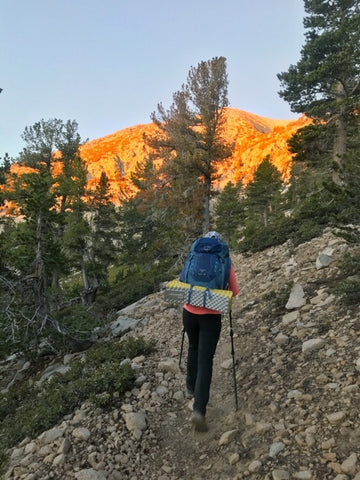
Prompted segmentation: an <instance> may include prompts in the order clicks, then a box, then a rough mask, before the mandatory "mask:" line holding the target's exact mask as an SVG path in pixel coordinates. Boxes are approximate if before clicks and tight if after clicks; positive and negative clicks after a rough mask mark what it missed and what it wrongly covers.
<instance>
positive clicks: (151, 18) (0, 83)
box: [0, 0, 305, 159]
mask: <svg viewBox="0 0 360 480" xmlns="http://www.w3.org/2000/svg"><path fill="white" fill-rule="evenodd" d="M0 7H1V9H0V62H1V63H0V65H1V68H0V88H2V89H3V91H2V92H1V93H0V159H1V158H3V157H4V155H5V153H8V154H9V155H10V156H11V157H13V158H15V157H16V156H17V155H18V154H19V153H20V152H21V151H22V149H23V148H24V146H25V143H24V141H23V140H22V138H21V135H22V133H23V132H24V129H25V127H27V126H31V125H33V124H34V123H36V122H38V121H40V120H41V119H44V120H49V119H53V118H58V119H61V120H63V121H64V122H66V121H67V120H76V122H77V123H78V125H79V128H78V131H79V133H80V135H81V138H82V139H83V140H84V141H85V140H87V139H88V140H93V139H95V138H99V137H103V136H105V135H109V134H111V133H114V132H116V131H117V130H122V129H124V128H127V127H131V126H134V125H138V124H146V123H150V122H151V118H150V116H151V113H152V112H154V111H156V109H157V105H158V104H159V103H162V104H163V106H164V107H165V108H166V109H167V108H169V107H170V106H171V103H172V101H173V94H174V93H175V92H176V91H178V90H180V89H181V86H182V85H183V84H184V83H186V79H187V75H188V72H189V70H190V68H191V67H196V66H197V65H198V64H199V63H200V62H202V61H207V60H210V59H212V58H214V57H220V56H223V57H225V58H226V59H227V61H226V64H227V74H228V82H229V85H228V100H229V106H230V107H232V108H238V109H240V110H245V111H247V112H251V113H254V114H256V115H260V116H263V117H268V118H273V119H291V118H298V117H299V115H298V114H294V113H292V112H291V110H290V107H289V105H288V104H287V103H286V102H285V101H284V100H283V99H281V98H280V97H279V95H278V91H279V90H280V82H279V80H278V78H277V74H278V73H281V72H284V71H287V70H288V68H289V66H290V65H291V64H296V63H297V62H298V60H299V59H300V51H301V48H302V47H303V45H304V43H305V41H304V38H305V37H304V28H303V18H304V7H303V0H256V1H254V0H221V1H220V0H16V1H14V0H0Z"/></svg>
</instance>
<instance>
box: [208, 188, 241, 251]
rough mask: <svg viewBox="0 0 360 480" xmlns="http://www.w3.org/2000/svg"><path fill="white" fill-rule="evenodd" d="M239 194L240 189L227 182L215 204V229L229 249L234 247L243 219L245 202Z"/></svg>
mask: <svg viewBox="0 0 360 480" xmlns="http://www.w3.org/2000/svg"><path fill="white" fill-rule="evenodd" d="M240 194H241V187H240V186H239V185H234V184H233V183H232V182H228V183H227V184H226V185H225V187H224V190H223V191H222V192H221V193H220V194H219V196H218V197H217V199H216V204H215V229H216V230H217V231H219V232H221V234H222V236H223V238H224V240H225V241H226V242H228V243H229V245H230V246H231V247H235V246H236V243H237V238H238V233H239V230H240V228H241V226H242V224H243V222H244V219H245V212H244V208H245V201H244V199H243V198H241V196H240Z"/></svg>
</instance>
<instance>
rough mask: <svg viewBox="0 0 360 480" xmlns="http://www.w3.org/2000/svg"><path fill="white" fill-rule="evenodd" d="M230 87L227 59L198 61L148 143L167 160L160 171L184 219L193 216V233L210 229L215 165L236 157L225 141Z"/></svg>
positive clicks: (160, 112) (158, 118) (160, 113)
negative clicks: (225, 114) (226, 108)
mask: <svg viewBox="0 0 360 480" xmlns="http://www.w3.org/2000/svg"><path fill="white" fill-rule="evenodd" d="M227 86H228V79H227V73H226V59H225V58H224V57H215V58H213V59H211V60H208V61H206V62H205V61H203V62H200V63H199V64H198V65H197V66H196V67H192V68H191V69H190V71H189V73H188V77H187V83H186V84H185V85H183V86H182V89H181V90H180V91H178V92H176V93H175V94H174V95H173V104H172V105H171V107H170V109H169V110H165V109H164V108H163V106H162V105H161V104H160V105H158V109H157V113H154V114H153V115H152V119H153V121H154V122H155V123H156V125H157V126H158V127H159V130H160V134H159V135H157V136H156V137H153V138H152V139H149V144H150V145H151V146H152V147H153V148H155V150H156V152H157V154H158V156H159V157H160V158H162V159H163V160H164V161H163V166H162V170H161V172H162V174H163V175H164V177H165V178H166V179H167V181H168V183H169V184H170V185H171V188H174V198H176V199H177V201H178V202H180V205H182V208H183V214H184V217H185V218H186V216H187V215H188V216H191V217H192V220H193V221H191V224H192V225H193V233H194V234H199V233H200V232H201V231H202V232H205V231H207V230H209V228H210V199H211V197H212V195H213V183H214V180H216V178H217V176H216V164H217V162H220V161H222V160H223V159H225V158H227V157H229V156H230V155H231V153H232V146H231V145H230V144H228V143H227V142H226V141H225V139H224V137H223V133H224V130H223V128H224V121H225V119H224V108H225V107H226V106H228V99H227ZM185 222H186V221H185Z"/></svg>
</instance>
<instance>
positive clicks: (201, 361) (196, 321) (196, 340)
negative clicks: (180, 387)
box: [183, 308, 221, 415]
mask: <svg viewBox="0 0 360 480" xmlns="http://www.w3.org/2000/svg"><path fill="white" fill-rule="evenodd" d="M183 323H184V328H185V331H186V334H187V336H188V339H189V350H188V358H187V375H186V386H187V388H188V389H189V390H191V391H192V392H194V407H193V408H194V411H197V412H200V413H202V414H203V415H205V413H206V406H207V404H208V401H209V394H210V385H211V378H212V370H213V358H214V355H215V351H216V346H217V343H218V341H219V337H220V332H221V315H217V314H206V315H195V314H194V313H190V312H188V311H187V310H185V308H184V309H183Z"/></svg>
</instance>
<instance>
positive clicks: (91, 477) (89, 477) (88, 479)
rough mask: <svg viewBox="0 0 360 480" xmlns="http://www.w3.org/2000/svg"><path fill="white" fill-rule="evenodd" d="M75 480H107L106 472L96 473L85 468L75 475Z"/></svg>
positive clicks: (91, 469)
mask: <svg viewBox="0 0 360 480" xmlns="http://www.w3.org/2000/svg"><path fill="white" fill-rule="evenodd" d="M75 478H76V479H77V480H107V473H106V472H97V471H96V470H94V469H93V468H85V469H84V470H80V471H79V472H77V473H75Z"/></svg>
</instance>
